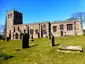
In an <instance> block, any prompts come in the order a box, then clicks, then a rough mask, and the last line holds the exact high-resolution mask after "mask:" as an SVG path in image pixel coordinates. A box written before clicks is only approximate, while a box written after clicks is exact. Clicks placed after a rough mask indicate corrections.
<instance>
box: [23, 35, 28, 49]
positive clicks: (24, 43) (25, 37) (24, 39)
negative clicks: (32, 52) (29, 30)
mask: <svg viewBox="0 0 85 64" xmlns="http://www.w3.org/2000/svg"><path fill="white" fill-rule="evenodd" d="M22 48H29V36H28V34H24V35H23V39H22Z"/></svg>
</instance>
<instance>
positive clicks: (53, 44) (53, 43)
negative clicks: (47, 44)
mask: <svg viewBox="0 0 85 64" xmlns="http://www.w3.org/2000/svg"><path fill="white" fill-rule="evenodd" d="M51 45H52V46H55V38H54V36H53V35H52V38H51Z"/></svg>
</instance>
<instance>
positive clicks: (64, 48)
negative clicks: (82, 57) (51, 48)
mask: <svg viewBox="0 0 85 64" xmlns="http://www.w3.org/2000/svg"><path fill="white" fill-rule="evenodd" d="M57 51H60V52H66V53H68V52H83V49H82V47H81V46H68V45H60V46H58V48H57Z"/></svg>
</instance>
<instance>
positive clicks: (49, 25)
mask: <svg viewBox="0 0 85 64" xmlns="http://www.w3.org/2000/svg"><path fill="white" fill-rule="evenodd" d="M48 27H49V28H48V30H49V39H51V23H50V22H49V23H48Z"/></svg>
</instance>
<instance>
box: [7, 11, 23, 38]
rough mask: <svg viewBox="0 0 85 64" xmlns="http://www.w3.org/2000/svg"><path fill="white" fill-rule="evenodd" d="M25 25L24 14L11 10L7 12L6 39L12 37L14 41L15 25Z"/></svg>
mask: <svg viewBox="0 0 85 64" xmlns="http://www.w3.org/2000/svg"><path fill="white" fill-rule="evenodd" d="M18 24H23V22H22V13H20V12H18V11H16V10H11V11H7V14H6V23H5V37H10V38H11V39H13V38H12V37H13V25H18Z"/></svg>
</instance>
